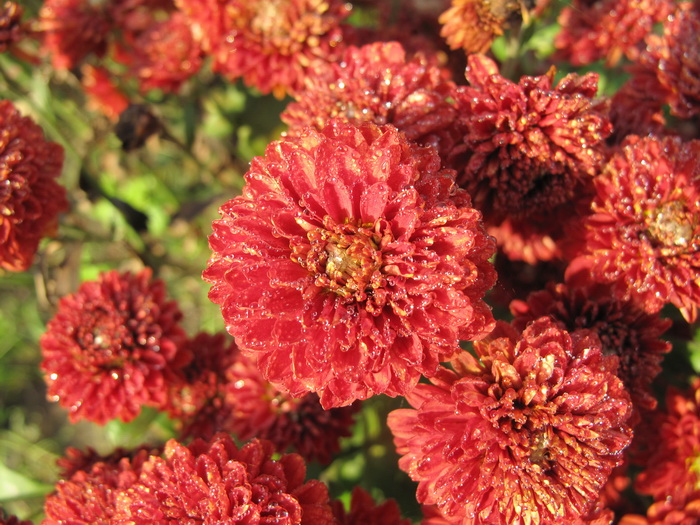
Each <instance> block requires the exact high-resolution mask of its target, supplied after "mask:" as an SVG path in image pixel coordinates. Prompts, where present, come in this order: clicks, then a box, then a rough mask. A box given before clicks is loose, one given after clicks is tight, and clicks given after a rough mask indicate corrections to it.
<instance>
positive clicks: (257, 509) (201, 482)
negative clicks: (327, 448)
mask: <svg viewBox="0 0 700 525" xmlns="http://www.w3.org/2000/svg"><path fill="white" fill-rule="evenodd" d="M273 452H274V449H273V447H272V445H271V444H270V443H268V442H264V441H258V440H256V441H253V442H251V443H248V444H247V445H244V446H243V447H241V448H240V449H238V448H237V447H236V444H235V443H234V442H233V440H232V439H231V438H230V437H229V436H228V435H226V434H219V435H217V436H216V437H215V438H214V439H212V440H211V441H203V440H195V441H194V442H193V443H192V444H190V445H189V446H187V447H186V446H184V445H181V444H180V443H177V442H176V441H174V440H170V441H169V442H168V443H166V445H165V453H164V454H163V457H158V456H151V457H150V458H149V460H148V461H146V462H145V463H144V464H143V467H142V468H141V475H140V477H139V480H138V482H137V483H135V484H134V485H133V486H132V487H131V488H130V489H129V490H127V491H124V492H123V493H122V494H121V495H120V497H119V498H118V501H117V504H116V505H117V509H116V513H115V516H114V518H113V521H112V522H111V523H114V524H115V525H127V524H131V525H147V524H149V525H150V524H153V523H158V524H176V523H212V524H213V523H232V524H233V523H241V524H243V523H250V524H255V523H260V524H263V523H270V524H272V523H274V524H279V525H335V522H334V518H333V513H332V511H331V506H330V502H329V498H328V489H327V488H326V486H325V485H324V484H323V483H321V482H320V481H316V480H310V481H304V478H305V477H306V466H305V464H304V461H303V460H302V459H301V457H300V456H298V455H296V454H287V455H283V456H281V457H280V458H279V459H272V456H273Z"/></svg>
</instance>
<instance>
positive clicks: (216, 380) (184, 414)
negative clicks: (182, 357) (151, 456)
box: [168, 332, 254, 439]
mask: <svg viewBox="0 0 700 525" xmlns="http://www.w3.org/2000/svg"><path fill="white" fill-rule="evenodd" d="M186 346H187V348H188V351H189V353H190V354H191V355H192V361H190V362H189V364H187V366H185V367H184V368H183V369H182V373H181V374H180V377H181V379H182V381H178V382H174V383H172V384H171V385H169V387H170V393H169V395H168V397H169V403H168V413H169V415H170V417H172V418H173V419H176V420H178V421H179V422H180V425H181V429H180V434H181V437H182V438H187V437H199V438H203V439H210V438H211V437H213V436H214V435H215V434H216V433H217V432H220V431H225V432H229V431H230V425H231V420H232V418H233V417H234V415H233V414H232V408H231V406H230V405H229V404H228V403H227V401H226V385H227V383H228V381H229V377H228V373H229V369H230V368H231V367H232V366H233V364H234V363H235V362H236V361H237V360H238V359H239V357H240V352H239V350H238V347H237V346H236V343H235V342H234V341H233V340H232V339H231V338H229V337H227V335H226V334H214V335H212V334H207V333H204V332H202V333H199V334H197V335H196V336H195V337H193V338H191V339H189V340H188V341H187V343H186ZM253 436H254V435H251V436H250V437H248V439H250V438H251V437H253Z"/></svg>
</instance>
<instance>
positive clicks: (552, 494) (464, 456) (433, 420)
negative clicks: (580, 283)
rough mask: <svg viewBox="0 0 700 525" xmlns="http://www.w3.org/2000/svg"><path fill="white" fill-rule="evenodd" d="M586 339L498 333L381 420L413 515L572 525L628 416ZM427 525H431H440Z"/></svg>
mask: <svg viewBox="0 0 700 525" xmlns="http://www.w3.org/2000/svg"><path fill="white" fill-rule="evenodd" d="M599 344H600V343H599V342H598V340H597V339H596V338H595V337H591V336H590V335H589V333H588V332H585V333H580V332H574V333H571V334H569V333H568V332H566V331H564V330H562V329H561V328H559V327H558V326H557V325H556V324H555V322H554V321H552V320H551V319H550V318H541V319H538V320H535V321H533V322H532V323H531V324H530V325H529V326H528V327H527V328H526V329H525V330H524V331H523V332H522V334H520V335H519V334H518V332H517V331H516V330H515V329H513V328H512V327H510V326H509V325H505V324H501V325H499V328H497V329H496V331H495V332H494V333H493V334H492V335H491V336H490V340H489V341H482V342H477V343H475V344H474V347H475V351H476V355H477V357H478V358H475V357H473V356H472V355H471V354H470V353H468V352H464V353H463V354H461V355H460V357H458V358H457V359H455V360H454V361H453V367H454V369H455V372H453V371H450V370H447V369H444V370H443V371H442V373H441V375H440V376H439V377H436V378H435V379H433V380H431V381H432V384H431V385H428V384H420V385H418V386H417V387H416V389H415V390H414V391H413V392H412V393H409V394H408V395H407V396H406V397H407V400H408V401H409V403H410V404H411V405H412V406H413V407H414V408H413V409H399V410H395V411H394V412H392V413H390V414H389V420H388V422H389V427H390V428H391V431H392V433H393V434H394V440H395V443H396V446H397V451H398V452H399V454H400V455H402V458H401V459H400V460H399V467H400V468H401V469H402V470H404V471H405V472H407V473H408V474H409V475H410V476H411V478H412V479H414V480H415V481H418V492H417V498H418V501H419V502H420V503H424V504H426V505H436V506H437V510H438V513H439V514H442V515H443V516H445V517H448V518H450V520H451V521H450V522H451V523H462V524H464V525H466V524H489V525H496V524H500V523H503V524H506V523H531V524H537V525H539V524H542V525H544V524H547V523H575V522H576V520H577V519H578V518H580V517H582V516H585V515H586V514H587V513H588V512H589V511H590V510H592V505H594V503H595V501H596V500H597V499H598V494H599V492H600V490H601V488H602V487H603V486H604V485H605V483H606V481H607V478H608V476H609V474H610V472H611V471H612V469H613V468H614V467H615V466H617V465H618V464H619V463H620V462H621V460H622V452H623V450H624V449H625V447H626V446H627V445H628V444H629V442H630V439H631V430H630V429H629V427H628V426H627V424H626V421H627V419H628V417H629V415H630V410H631V404H630V401H629V396H628V395H627V393H626V392H625V390H624V387H623V385H622V382H621V381H620V380H619V379H618V378H617V377H616V375H615V372H616V369H617V358H615V357H612V356H610V357H605V356H603V354H602V352H601V350H600V346H599ZM434 523H439V521H436V522H434Z"/></svg>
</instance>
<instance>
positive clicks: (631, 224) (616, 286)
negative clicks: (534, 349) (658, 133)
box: [567, 137, 700, 321]
mask: <svg viewBox="0 0 700 525" xmlns="http://www.w3.org/2000/svg"><path fill="white" fill-rule="evenodd" d="M699 155H700V141H692V142H689V143H683V142H682V141H681V140H680V139H676V138H663V139H656V138H651V137H649V138H642V139H640V138H638V137H632V138H631V139H630V140H628V141H627V144H626V145H625V147H624V148H623V149H622V151H620V152H618V153H616V154H615V155H614V156H613V157H612V159H611V160H610V162H609V163H608V164H607V165H606V166H605V169H604V171H603V173H602V174H601V175H600V176H598V177H596V178H595V188H596V191H597V196H596V198H595V200H594V202H593V204H592V214H591V215H590V217H588V218H587V219H586V221H585V248H584V250H583V254H582V255H581V256H579V257H578V258H576V259H575V260H574V261H572V263H571V264H570V265H569V268H568V269H567V273H568V274H573V273H577V272H579V271H583V272H590V273H591V275H592V277H593V279H594V280H597V281H599V282H605V283H609V284H610V285H611V290H612V291H613V293H614V294H615V296H616V297H618V298H619V299H621V300H624V301H635V302H637V303H638V304H639V305H640V306H641V307H642V308H643V309H644V310H646V311H647V312H649V313H656V312H658V311H659V310H661V308H662V307H663V306H664V305H665V304H666V303H667V302H671V303H673V304H674V305H676V306H677V307H678V308H679V309H680V310H681V313H682V314H683V316H684V317H685V318H686V319H687V320H689V321H692V320H694V319H695V317H696V310H697V306H698V303H699V302H700V281H699V280H698V278H697V276H698V272H700V162H699V160H698V159H699Z"/></svg>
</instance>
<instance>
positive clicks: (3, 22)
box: [0, 1, 24, 53]
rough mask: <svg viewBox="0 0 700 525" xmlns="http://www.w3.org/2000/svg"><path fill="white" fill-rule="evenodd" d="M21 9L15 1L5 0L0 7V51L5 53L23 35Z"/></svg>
mask: <svg viewBox="0 0 700 525" xmlns="http://www.w3.org/2000/svg"><path fill="white" fill-rule="evenodd" d="M22 13H23V9H22V8H21V7H20V6H19V5H17V4H16V3H15V2H10V1H6V2H5V3H4V4H3V5H2V7H0V53H5V52H6V51H8V50H9V49H11V48H12V47H13V46H15V45H16V44H17V42H19V41H20V40H21V39H22V37H23V36H24V29H23V28H22Z"/></svg>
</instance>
